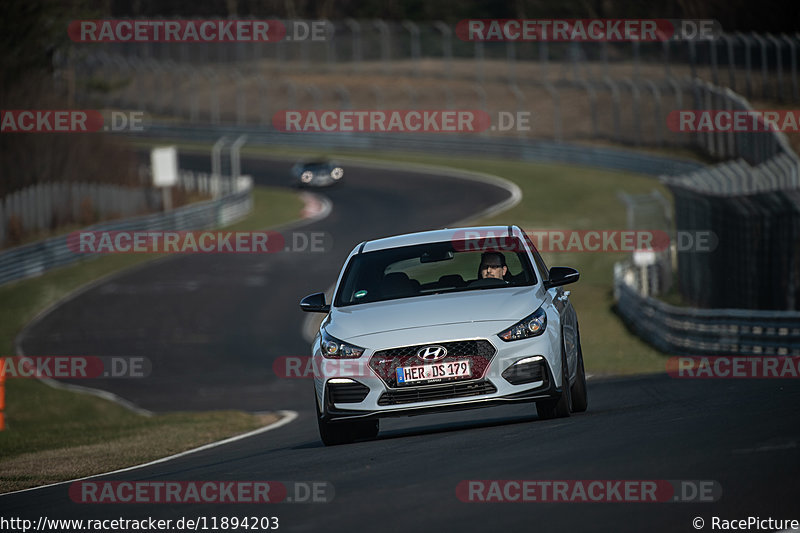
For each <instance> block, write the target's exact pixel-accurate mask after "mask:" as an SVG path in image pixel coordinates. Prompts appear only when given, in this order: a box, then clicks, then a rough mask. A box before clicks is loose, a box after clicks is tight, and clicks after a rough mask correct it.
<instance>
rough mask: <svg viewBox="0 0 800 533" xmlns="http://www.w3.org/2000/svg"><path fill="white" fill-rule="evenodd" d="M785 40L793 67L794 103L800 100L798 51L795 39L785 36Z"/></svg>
mask: <svg viewBox="0 0 800 533" xmlns="http://www.w3.org/2000/svg"><path fill="white" fill-rule="evenodd" d="M782 37H783V40H784V41H786V44H788V45H789V63H790V65H791V67H792V98H793V99H794V101H795V102H796V101H798V100H800V94H798V92H797V49H796V48H795V43H794V39H792V38H791V37H790V36H789V35H786V34H783V35H782Z"/></svg>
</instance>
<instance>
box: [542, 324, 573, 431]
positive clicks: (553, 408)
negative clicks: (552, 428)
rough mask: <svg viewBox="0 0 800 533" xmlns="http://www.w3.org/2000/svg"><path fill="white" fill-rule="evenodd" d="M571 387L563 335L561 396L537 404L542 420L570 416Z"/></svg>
mask: <svg viewBox="0 0 800 533" xmlns="http://www.w3.org/2000/svg"><path fill="white" fill-rule="evenodd" d="M570 389H571V387H570V386H569V367H568V366H567V353H566V350H565V349H564V341H563V333H562V341H561V395H560V396H559V397H558V398H556V399H555V400H542V401H539V402H536V412H537V413H538V415H539V418H540V419H541V420H550V419H552V418H565V417H568V416H569V413H570V404H571V403H572V401H571V396H572V395H571V390H570Z"/></svg>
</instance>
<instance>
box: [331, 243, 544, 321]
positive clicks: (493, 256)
mask: <svg viewBox="0 0 800 533" xmlns="http://www.w3.org/2000/svg"><path fill="white" fill-rule="evenodd" d="M513 241H514V245H513V246H510V247H509V246H507V245H504V246H503V248H504V249H503V250H497V249H496V248H494V249H488V248H486V247H485V246H483V245H478V244H476V243H475V242H472V241H448V242H438V243H429V244H420V245H415V246H405V247H400V248H390V249H387V250H378V251H375V252H366V253H361V254H357V255H354V256H353V257H352V258H351V259H350V262H349V263H348V265H347V268H346V269H345V274H344V277H343V278H342V282H341V283H340V285H339V290H338V291H337V293H336V297H335V299H334V305H335V306H337V307H343V306H348V305H357V304H364V303H370V302H380V301H383V300H393V299H397V298H412V297H417V296H426V295H431V294H440V293H449V292H460V291H471V290H491V289H499V288H505V287H515V286H526V285H533V284H535V283H536V274H535V273H534V270H533V268H532V266H531V263H530V261H529V260H528V255H527V253H525V252H524V251H522V250H523V247H522V244H521V243H519V242H517V239H513ZM506 244H507V243H506ZM509 249H511V250H512V251H508V250H509ZM498 252H499V254H498ZM482 262H483V264H484V265H488V266H489V267H490V268H486V269H484V272H483V274H482V271H481V268H480V267H481V263H482ZM502 263H505V265H504V266H505V270H504V269H503V265H502ZM498 267H499V268H498ZM489 270H491V272H492V273H493V275H494V276H496V277H488V275H487V274H486V272H487V271H489Z"/></svg>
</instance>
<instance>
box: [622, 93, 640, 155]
mask: <svg viewBox="0 0 800 533" xmlns="http://www.w3.org/2000/svg"><path fill="white" fill-rule="evenodd" d="M622 82H623V83H625V84H627V85H628V88H629V89H630V90H631V96H632V97H633V128H634V133H633V135H634V139H633V143H634V144H635V145H636V146H641V144H642V113H641V103H642V98H641V94H640V93H639V87H637V86H636V83H635V82H634V81H633V80H632V79H630V78H624V79H623V80H622Z"/></svg>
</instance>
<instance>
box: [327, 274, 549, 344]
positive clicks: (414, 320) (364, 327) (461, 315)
mask: <svg viewBox="0 0 800 533" xmlns="http://www.w3.org/2000/svg"><path fill="white" fill-rule="evenodd" d="M543 296H544V292H543V291H541V290H539V288H537V287H513V288H511V287H509V288H504V289H485V290H474V291H465V292H457V293H451V294H433V295H429V296H417V297H413V298H401V299H397V300H388V301H384V302H375V303H368V304H360V305H353V306H347V307H335V308H333V310H332V312H331V315H330V319H329V320H328V321H326V325H325V329H326V331H327V332H328V333H330V334H331V335H333V336H334V337H337V338H339V339H342V340H346V341H349V340H352V339H355V338H357V337H360V336H364V335H370V334H376V333H384V332H387V331H396V330H402V329H412V328H423V327H428V326H442V325H448V324H464V323H476V322H505V323H508V324H509V325H511V324H513V323H515V322H517V321H519V320H522V319H523V318H525V317H526V316H528V315H530V314H531V313H533V312H534V311H536V309H538V308H539V307H540V306H541V305H542V302H543Z"/></svg>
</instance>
